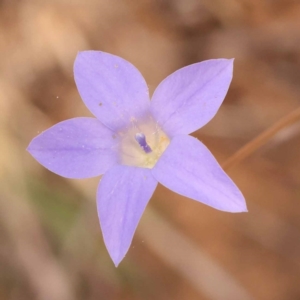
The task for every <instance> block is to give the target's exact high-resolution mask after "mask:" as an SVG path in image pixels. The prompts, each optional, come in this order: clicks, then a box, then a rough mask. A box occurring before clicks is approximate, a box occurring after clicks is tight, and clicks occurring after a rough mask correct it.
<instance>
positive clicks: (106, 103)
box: [74, 51, 150, 130]
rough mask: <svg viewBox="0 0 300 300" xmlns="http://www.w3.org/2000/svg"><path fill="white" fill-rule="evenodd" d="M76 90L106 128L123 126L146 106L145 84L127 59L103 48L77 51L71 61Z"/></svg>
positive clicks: (148, 103) (114, 128)
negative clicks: (72, 62) (102, 49)
mask: <svg viewBox="0 0 300 300" xmlns="http://www.w3.org/2000/svg"><path fill="white" fill-rule="evenodd" d="M74 76H75V82H76V85H77V88H78V91H79V93H80V95H81V97H82V99H83V101H84V103H85V105H86V106H87V107H88V108H89V110H90V111H91V112H92V113H93V114H94V115H95V116H96V117H97V118H98V119H99V120H100V121H101V122H102V123H103V124H104V125H106V126H107V127H108V128H111V129H112V130H118V129H120V128H124V127H126V126H127V125H128V124H129V122H130V120H131V119H133V118H134V119H139V117H141V116H143V115H144V114H145V113H146V112H147V111H148V110H149V106H150V101H149V93H148V87H147V84H146V82H145V80H144V78H143V76H142V75H141V73H140V72H139V71H138V70H137V69H136V68H135V67H134V66H133V65H132V64H131V63H129V62H128V61H126V60H124V59H122V58H120V57H118V56H115V55H112V54H108V53H105V52H100V51H83V52H79V53H78V55H77V57H76V60H75V64H74Z"/></svg>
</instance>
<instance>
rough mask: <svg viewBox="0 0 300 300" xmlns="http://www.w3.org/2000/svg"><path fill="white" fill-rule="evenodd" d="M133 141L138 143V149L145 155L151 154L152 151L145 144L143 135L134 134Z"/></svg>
mask: <svg viewBox="0 0 300 300" xmlns="http://www.w3.org/2000/svg"><path fill="white" fill-rule="evenodd" d="M135 140H136V141H137V142H138V143H139V145H140V147H141V148H142V149H143V150H144V152H145V153H150V152H152V149H151V148H150V146H149V145H148V144H147V141H146V136H145V135H144V134H143V133H141V132H139V133H136V134H135Z"/></svg>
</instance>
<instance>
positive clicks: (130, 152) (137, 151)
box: [119, 115, 170, 169]
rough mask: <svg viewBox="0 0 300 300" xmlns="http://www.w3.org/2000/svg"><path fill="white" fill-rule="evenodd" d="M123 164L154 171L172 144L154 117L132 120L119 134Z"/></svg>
mask: <svg viewBox="0 0 300 300" xmlns="http://www.w3.org/2000/svg"><path fill="white" fill-rule="evenodd" d="M119 136H120V137H121V140H120V159H121V163H122V164H124V165H128V166H135V167H143V168H149V169H152V168H153V167H154V166H155V164H156V162H157V161H158V159H159V157H160V156H161V155H162V154H163V152H164V151H165V150H166V148H167V146H168V145H169V143H170V140H169V138H168V136H167V135H166V134H165V133H164V132H163V131H162V129H161V128H160V127H159V126H158V124H157V122H155V120H154V119H153V117H152V116H150V115H148V116H146V117H144V118H143V119H142V120H136V119H134V118H132V119H131V120H130V125H129V126H128V128H126V129H125V130H123V131H121V132H119Z"/></svg>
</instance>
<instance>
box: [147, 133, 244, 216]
mask: <svg viewBox="0 0 300 300" xmlns="http://www.w3.org/2000/svg"><path fill="white" fill-rule="evenodd" d="M152 174H153V176H154V177H155V178H156V179H157V180H158V181H159V182H160V183H161V184H163V185H164V186H166V187H167V188H169V189H171V190H173V191H174V192H176V193H178V194H180V195H183V196H186V197H189V198H192V199H194V200H197V201H200V202H203V203H204V204H207V205H209V206H212V207H214V208H216V209H219V210H224V211H228V212H243V211H247V208H246V203H245V199H244V197H243V195H242V193H241V192H240V191H239V189H238V188H237V187H236V185H235V184H234V183H233V181H232V180H231V179H230V178H229V177H228V176H227V175H226V173H225V172H224V171H223V170H222V168H221V167H220V165H219V164H218V162H217V161H216V159H215V158H214V157H213V155H212V154H211V153H210V151H209V150H208V149H207V148H206V147H205V146H204V145H203V144H202V143H201V142H200V141H198V140H197V139H196V138H193V137H191V136H186V135H178V136H176V137H174V138H173V139H172V141H171V143H170V145H169V146H168V148H167V149H166V151H165V152H164V153H163V155H162V156H161V157H160V159H159V160H158V162H157V164H156V165H155V166H154V168H153V169H152Z"/></svg>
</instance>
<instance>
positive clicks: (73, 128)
mask: <svg viewBox="0 0 300 300" xmlns="http://www.w3.org/2000/svg"><path fill="white" fill-rule="evenodd" d="M117 147H118V139H117V138H115V136H114V134H113V132H112V131H111V130H109V129H108V128H106V127H105V126H104V125H103V124H102V123H101V122H100V121H99V120H97V119H95V118H74V119H70V120H66V121H63V122H60V123H58V124H56V125H54V126H53V127H51V128H49V129H48V130H46V131H44V132H42V133H41V134H40V135H38V136H37V137H35V138H34V139H33V140H32V141H31V143H30V144H29V146H28V148H27V150H28V151H29V152H30V154H31V155H32V156H33V157H34V158H35V159H36V160H37V161H38V162H39V163H40V164H42V165H43V166H44V167H46V168H47V169H49V170H50V171H52V172H54V173H56V174H58V175H61V176H64V177H68V178H87V177H94V176H98V175H101V174H103V173H104V172H106V171H107V169H109V168H110V167H111V166H112V165H114V164H115V163H116V162H117Z"/></svg>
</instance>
